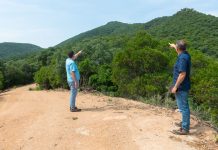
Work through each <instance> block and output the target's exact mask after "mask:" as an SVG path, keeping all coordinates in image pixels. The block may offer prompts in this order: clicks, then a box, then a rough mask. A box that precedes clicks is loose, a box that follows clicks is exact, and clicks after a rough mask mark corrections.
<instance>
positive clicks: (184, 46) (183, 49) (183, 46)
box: [176, 40, 187, 51]
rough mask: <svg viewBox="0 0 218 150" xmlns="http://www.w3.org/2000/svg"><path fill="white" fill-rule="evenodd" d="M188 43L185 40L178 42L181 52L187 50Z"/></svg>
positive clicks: (177, 45)
mask: <svg viewBox="0 0 218 150" xmlns="http://www.w3.org/2000/svg"><path fill="white" fill-rule="evenodd" d="M186 46H187V44H186V42H185V41H184V40H179V41H177V42H176V47H177V48H178V49H179V50H181V51H185V50H186Z"/></svg>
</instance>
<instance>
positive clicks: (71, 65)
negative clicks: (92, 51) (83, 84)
mask: <svg viewBox="0 0 218 150" xmlns="http://www.w3.org/2000/svg"><path fill="white" fill-rule="evenodd" d="M73 71H76V65H75V63H72V64H70V72H73Z"/></svg>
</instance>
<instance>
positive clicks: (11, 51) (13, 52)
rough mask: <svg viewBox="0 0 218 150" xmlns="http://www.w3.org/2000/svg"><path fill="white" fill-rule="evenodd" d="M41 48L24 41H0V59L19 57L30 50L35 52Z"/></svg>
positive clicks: (29, 52)
mask: <svg viewBox="0 0 218 150" xmlns="http://www.w3.org/2000/svg"><path fill="white" fill-rule="evenodd" d="M41 49H42V48H41V47H39V46H36V45H33V44H26V43H9V42H5V43H0V59H6V58H14V57H15V58H19V57H20V56H25V55H26V54H31V53H32V52H37V51H39V50H41Z"/></svg>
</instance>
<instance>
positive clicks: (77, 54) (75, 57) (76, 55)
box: [73, 51, 82, 60]
mask: <svg viewBox="0 0 218 150" xmlns="http://www.w3.org/2000/svg"><path fill="white" fill-rule="evenodd" d="M81 53H82V51H79V52H78V53H76V54H75V55H74V57H73V60H76V59H77V57H78V56H79V55H80V54H81Z"/></svg>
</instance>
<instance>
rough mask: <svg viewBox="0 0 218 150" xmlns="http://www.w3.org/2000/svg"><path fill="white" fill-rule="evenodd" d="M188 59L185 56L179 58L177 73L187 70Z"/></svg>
mask: <svg viewBox="0 0 218 150" xmlns="http://www.w3.org/2000/svg"><path fill="white" fill-rule="evenodd" d="M187 66H188V61H187V59H185V58H180V59H179V73H181V72H187Z"/></svg>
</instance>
